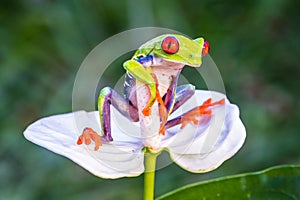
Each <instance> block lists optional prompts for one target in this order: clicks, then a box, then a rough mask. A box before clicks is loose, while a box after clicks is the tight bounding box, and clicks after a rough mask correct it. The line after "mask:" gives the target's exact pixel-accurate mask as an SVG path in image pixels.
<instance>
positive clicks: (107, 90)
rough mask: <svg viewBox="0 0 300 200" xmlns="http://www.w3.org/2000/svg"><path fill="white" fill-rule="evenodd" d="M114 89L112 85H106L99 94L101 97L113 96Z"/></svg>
mask: <svg viewBox="0 0 300 200" xmlns="http://www.w3.org/2000/svg"><path fill="white" fill-rule="evenodd" d="M112 91H113V89H112V88H111V87H104V88H103V89H102V90H101V91H100V94H99V98H101V97H102V98H103V97H108V96H111V94H112Z"/></svg>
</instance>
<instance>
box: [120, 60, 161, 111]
mask: <svg viewBox="0 0 300 200" xmlns="http://www.w3.org/2000/svg"><path fill="white" fill-rule="evenodd" d="M123 67H124V68H125V69H126V70H127V71H128V72H129V73H130V74H131V75H132V76H133V77H134V78H136V79H137V80H138V81H140V82H142V83H145V84H147V85H148V86H149V89H150V99H149V101H148V103H147V105H146V107H145V108H144V109H143V111H142V112H143V115H145V116H149V115H150V108H151V106H152V105H153V103H154V101H155V97H156V82H155V80H154V79H153V77H152V76H151V74H150V71H149V70H150V68H149V69H148V70H147V69H145V68H144V66H143V65H142V64H141V63H139V62H138V61H136V60H128V61H126V62H125V63H124V64H123Z"/></svg>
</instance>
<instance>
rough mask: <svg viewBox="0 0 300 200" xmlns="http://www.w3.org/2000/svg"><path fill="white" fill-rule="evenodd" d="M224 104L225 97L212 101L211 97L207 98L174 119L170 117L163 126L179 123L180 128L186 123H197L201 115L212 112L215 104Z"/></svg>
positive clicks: (168, 126)
mask: <svg viewBox="0 0 300 200" xmlns="http://www.w3.org/2000/svg"><path fill="white" fill-rule="evenodd" d="M224 104H225V99H224V98H222V99H220V100H219V101H215V102H212V99H211V98H209V99H207V100H206V101H204V102H203V103H202V105H200V106H197V107H195V108H193V109H191V110H189V111H187V112H186V113H184V114H182V115H181V116H178V117H176V118H174V119H171V120H169V121H168V122H167V124H166V125H165V128H166V129H168V128H171V127H173V126H176V125H178V124H181V126H180V129H182V128H184V127H185V126H186V125H187V124H189V123H192V124H194V125H198V124H199V123H200V122H201V121H202V118H201V116H204V115H207V116H209V115H211V114H212V108H214V107H216V106H222V105H224Z"/></svg>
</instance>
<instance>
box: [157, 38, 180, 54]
mask: <svg viewBox="0 0 300 200" xmlns="http://www.w3.org/2000/svg"><path fill="white" fill-rule="evenodd" d="M161 48H162V50H163V51H164V52H166V53H168V54H174V53H177V51H178V50H179V42H178V40H177V39H176V38H175V37H173V36H168V37H166V38H165V39H164V40H163V41H162V43H161Z"/></svg>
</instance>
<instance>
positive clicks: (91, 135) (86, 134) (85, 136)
mask: <svg viewBox="0 0 300 200" xmlns="http://www.w3.org/2000/svg"><path fill="white" fill-rule="evenodd" d="M91 141H94V142H95V147H94V150H95V151H97V150H99V147H100V146H102V142H101V139H100V135H99V134H98V133H97V132H96V131H94V130H93V129H92V128H85V129H84V130H83V131H82V134H81V135H80V136H79V137H78V140H77V144H78V145H81V144H82V143H84V144H86V145H90V144H91Z"/></svg>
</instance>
